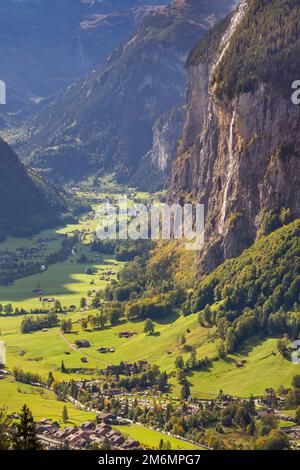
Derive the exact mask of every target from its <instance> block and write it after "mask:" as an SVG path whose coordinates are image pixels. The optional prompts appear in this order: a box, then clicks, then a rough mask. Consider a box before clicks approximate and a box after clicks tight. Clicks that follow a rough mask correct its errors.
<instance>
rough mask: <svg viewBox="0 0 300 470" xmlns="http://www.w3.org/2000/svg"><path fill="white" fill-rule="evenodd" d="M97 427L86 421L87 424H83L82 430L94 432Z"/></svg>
mask: <svg viewBox="0 0 300 470" xmlns="http://www.w3.org/2000/svg"><path fill="white" fill-rule="evenodd" d="M95 427H96V425H95V423H93V422H92V421H86V422H85V423H82V425H81V429H83V430H84V431H92V430H93V429H95Z"/></svg>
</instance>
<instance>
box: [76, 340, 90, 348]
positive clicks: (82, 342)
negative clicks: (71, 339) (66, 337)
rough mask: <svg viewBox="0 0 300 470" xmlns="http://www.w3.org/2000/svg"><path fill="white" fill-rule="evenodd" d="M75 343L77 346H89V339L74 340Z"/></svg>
mask: <svg viewBox="0 0 300 470" xmlns="http://www.w3.org/2000/svg"><path fill="white" fill-rule="evenodd" d="M75 345H76V347H77V348H90V347H91V344H90V342H89V341H87V340H79V339H78V340H76V341H75Z"/></svg>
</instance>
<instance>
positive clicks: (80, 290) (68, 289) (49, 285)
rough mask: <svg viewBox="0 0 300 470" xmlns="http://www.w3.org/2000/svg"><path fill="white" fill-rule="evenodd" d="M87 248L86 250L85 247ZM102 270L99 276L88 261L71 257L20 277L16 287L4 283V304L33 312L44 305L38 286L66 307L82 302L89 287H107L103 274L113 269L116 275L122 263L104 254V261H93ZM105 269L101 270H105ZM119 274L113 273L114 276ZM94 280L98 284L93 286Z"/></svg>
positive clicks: (1, 292) (1, 291)
mask: <svg viewBox="0 0 300 470" xmlns="http://www.w3.org/2000/svg"><path fill="white" fill-rule="evenodd" d="M81 251H83V250H81ZM88 266H93V267H94V268H95V269H97V270H98V272H97V274H96V275H93V276H90V275H87V274H86V272H85V271H86V268H87V265H86V264H82V263H78V262H77V261H76V259H72V258H71V259H68V260H67V261H64V262H62V263H56V264H54V265H51V266H50V267H49V268H48V269H47V271H45V272H43V273H40V274H35V275H33V276H28V277H25V278H22V279H19V280H17V281H16V282H15V283H14V284H13V285H12V286H9V287H5V286H0V303H2V304H6V303H11V304H12V305H13V306H14V307H19V308H20V307H23V308H25V309H27V310H28V311H30V309H32V308H38V307H39V308H41V307H42V305H41V302H40V301H39V297H37V296H36V295H35V294H34V293H33V290H34V289H36V287H37V285H39V286H40V288H41V289H43V291H44V295H45V296H48V297H55V298H56V299H58V300H60V302H61V304H62V305H63V306H64V305H66V306H69V305H72V304H73V305H77V306H78V305H79V302H80V298H81V297H87V292H88V290H91V289H93V290H94V289H95V290H99V289H104V288H105V287H106V285H107V284H108V282H107V281H104V280H100V274H101V275H102V274H103V275H104V276H105V272H107V271H113V272H114V273H115V275H116V274H117V272H118V270H119V269H120V266H121V263H117V262H115V261H114V260H113V259H112V258H110V257H107V256H106V257H104V263H101V264H99V263H98V264H97V263H89V264H88ZM102 269H103V271H100V270H102ZM114 277H115V276H114V275H111V276H110V278H111V279H113V278H114ZM92 280H93V282H94V284H93V285H91V281H92Z"/></svg>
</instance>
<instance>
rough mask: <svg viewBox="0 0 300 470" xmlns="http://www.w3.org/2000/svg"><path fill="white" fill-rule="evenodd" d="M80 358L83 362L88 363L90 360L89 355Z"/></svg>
mask: <svg viewBox="0 0 300 470" xmlns="http://www.w3.org/2000/svg"><path fill="white" fill-rule="evenodd" d="M80 360H81V362H83V363H84V364H86V363H87V362H88V360H87V357H81V358H80Z"/></svg>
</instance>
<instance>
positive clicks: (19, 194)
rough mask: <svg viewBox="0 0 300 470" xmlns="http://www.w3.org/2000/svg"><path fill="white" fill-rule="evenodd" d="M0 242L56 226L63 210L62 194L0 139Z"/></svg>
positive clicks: (63, 197) (63, 196)
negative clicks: (7, 237) (29, 168)
mask: <svg viewBox="0 0 300 470" xmlns="http://www.w3.org/2000/svg"><path fill="white" fill-rule="evenodd" d="M0 186H1V199H0V240H1V241H2V240H3V238H4V237H5V236H6V235H8V234H9V235H15V236H28V235H32V234H33V233H35V232H38V231H40V230H41V229H44V228H48V227H51V226H54V225H56V224H58V223H59V220H60V219H59V214H60V213H61V212H62V211H65V210H66V207H67V204H66V199H65V194H64V193H63V192H61V190H60V189H59V188H58V187H56V186H55V185H54V184H52V183H50V182H49V181H48V180H44V179H43V178H41V176H40V175H39V174H38V173H37V172H36V171H34V170H28V169H26V168H25V167H24V165H23V164H22V163H21V162H20V160H19V159H18V157H17V155H16V154H15V152H14V151H13V150H12V149H11V148H10V147H9V145H8V144H7V143H6V142H4V141H3V140H2V139H0Z"/></svg>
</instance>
